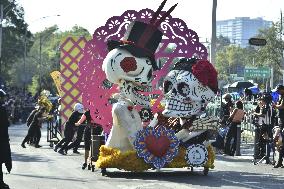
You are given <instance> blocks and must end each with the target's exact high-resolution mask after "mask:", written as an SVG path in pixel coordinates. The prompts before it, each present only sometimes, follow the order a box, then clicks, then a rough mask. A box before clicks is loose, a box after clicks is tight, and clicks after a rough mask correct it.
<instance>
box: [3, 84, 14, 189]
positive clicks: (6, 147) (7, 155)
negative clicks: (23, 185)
mask: <svg viewBox="0 0 284 189" xmlns="http://www.w3.org/2000/svg"><path fill="white" fill-rule="evenodd" d="M5 96H6V93H5V92H4V91H3V90H2V89H0V154H1V155H0V188H1V189H9V186H8V185H7V184H5V183H4V181H3V171H2V164H3V163H4V164H5V166H6V168H7V171H8V172H9V173H10V171H11V169H12V158H11V149H10V143H9V133H8V127H9V125H10V123H9V120H8V113H7V110H6V107H5V105H4V104H5V103H4V97H5Z"/></svg>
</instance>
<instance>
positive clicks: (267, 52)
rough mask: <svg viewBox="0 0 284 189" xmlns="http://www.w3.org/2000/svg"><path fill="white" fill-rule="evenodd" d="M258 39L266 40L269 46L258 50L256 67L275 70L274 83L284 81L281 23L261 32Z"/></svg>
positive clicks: (283, 43)
mask: <svg viewBox="0 0 284 189" xmlns="http://www.w3.org/2000/svg"><path fill="white" fill-rule="evenodd" d="M257 37H258V38H263V39H266V41H267V44H266V45H265V46H262V47H258V48H257V49H256V54H255V55H256V56H255V60H256V65H258V66H266V67H269V68H272V67H273V68H274V83H280V81H281V80H282V73H281V70H282V69H283V51H284V41H283V39H281V37H280V23H279V22H277V23H274V24H273V25H272V27H270V28H268V29H264V30H260V34H259V35H258V36H257Z"/></svg>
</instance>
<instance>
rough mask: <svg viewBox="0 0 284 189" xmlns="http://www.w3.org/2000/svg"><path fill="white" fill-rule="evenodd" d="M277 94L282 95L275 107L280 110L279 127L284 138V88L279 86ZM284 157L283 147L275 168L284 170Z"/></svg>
mask: <svg viewBox="0 0 284 189" xmlns="http://www.w3.org/2000/svg"><path fill="white" fill-rule="evenodd" d="M276 89H277V93H279V94H280V99H279V101H278V103H277V104H274V105H273V107H274V108H275V109H277V110H278V117H279V126H280V132H281V136H282V138H283V137H284V133H283V132H284V131H283V129H284V86H283V85H278V86H277V88H276ZM283 157H284V146H282V148H281V150H280V152H279V159H278V162H277V164H276V165H275V166H274V168H279V167H281V168H284V166H283Z"/></svg>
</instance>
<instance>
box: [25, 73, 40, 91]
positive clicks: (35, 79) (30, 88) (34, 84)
mask: <svg viewBox="0 0 284 189" xmlns="http://www.w3.org/2000/svg"><path fill="white" fill-rule="evenodd" d="M38 80H39V78H38V75H35V76H33V78H32V84H31V85H29V86H28V91H29V92H31V93H32V95H35V94H36V93H37V92H38V87H39V86H38Z"/></svg>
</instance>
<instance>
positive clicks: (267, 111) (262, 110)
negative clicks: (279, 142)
mask: <svg viewBox="0 0 284 189" xmlns="http://www.w3.org/2000/svg"><path fill="white" fill-rule="evenodd" d="M271 99H272V98H271V96H270V94H264V95H263V97H261V98H259V112H258V113H255V115H256V116H258V125H259V140H258V147H259V151H260V152H259V154H258V157H261V158H262V157H264V156H265V159H266V164H270V160H269V157H270V150H271V148H270V146H271V145H270V143H271V139H272V119H273V109H272V105H271Z"/></svg>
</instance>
